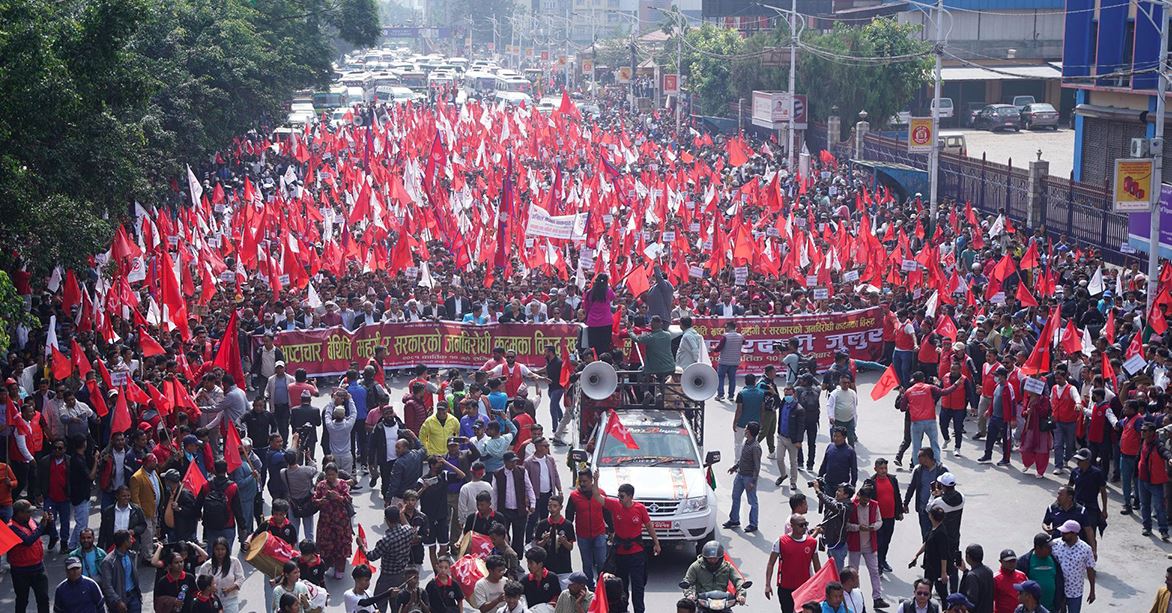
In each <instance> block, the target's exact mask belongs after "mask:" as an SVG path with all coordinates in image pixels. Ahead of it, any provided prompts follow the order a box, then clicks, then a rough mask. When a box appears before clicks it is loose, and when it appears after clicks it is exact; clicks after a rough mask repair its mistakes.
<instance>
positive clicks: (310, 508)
mask: <svg viewBox="0 0 1172 613" xmlns="http://www.w3.org/2000/svg"><path fill="white" fill-rule="evenodd" d="M288 471H289V469H288V468H282V469H281V477H282V478H283V479H284V480H285V491H289V472H288ZM289 509H290V510H292V511H293V515H294V516H295V517H310V516H312V515H313V514H314V513H317V511H318V508H317V503H315V502H314V501H313V493H312V492H311V493H310V494H309V495H308V496H306V497H304V498H293V497H292V496H290V497H289Z"/></svg>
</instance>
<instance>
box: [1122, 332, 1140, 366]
mask: <svg viewBox="0 0 1172 613" xmlns="http://www.w3.org/2000/svg"><path fill="white" fill-rule="evenodd" d="M1140 332H1142V331H1140ZM1140 332H1136V333H1135V334H1133V335H1131V342H1130V343H1128V344H1127V352H1126V353H1124V354H1123V359H1124V361H1126V360H1130V359H1131V358H1133V357H1135V356H1137V355H1143V353H1144V341H1143V339H1142V338H1141V337H1142V336H1143V334H1141V333H1140Z"/></svg>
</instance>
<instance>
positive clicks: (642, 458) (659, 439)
mask: <svg viewBox="0 0 1172 613" xmlns="http://www.w3.org/2000/svg"><path fill="white" fill-rule="evenodd" d="M627 430H629V431H630V432H631V436H633V437H634V438H635V443H636V444H638V445H639V448H638V449H628V448H627V446H626V445H624V444H623V443H622V441H619V440H617V439H615V438H614V437H612V436H610V435H607V436H606V437H605V438H604V439H603V441H602V453H601V455H600V456H599V460H598V463H599V465H600V466H615V465H618V464H641V463H646V464H655V465H672V466H699V465H700V459H699V458H698V457H696V447H695V446H694V445H692V439H691V438H690V437H689V436H688V431H687V430H686V429H684V428H681V427H679V426H629V427H628V428H627Z"/></svg>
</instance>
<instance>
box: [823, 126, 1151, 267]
mask: <svg viewBox="0 0 1172 613" xmlns="http://www.w3.org/2000/svg"><path fill="white" fill-rule="evenodd" d="M863 141H864V142H863V149H864V151H863V155H861V156H858V157H859V158H860V159H864V160H868V161H876V162H886V163H894V164H906V165H908V166H912V167H915V168H921V169H926V168H928V156H927V155H926V154H915V153H908V150H907V144H906V143H904V142H902V141H897V140H893V139H889V138H885V137H882V136H878V135H874V134H868V135H866V136H865V137H864V139H863ZM852 148H853V147H852V143H850V142H844V143H840V144H839V145H838V146H836V147H835V151H834V153H835V154H836V155H842V154H844V153H845V154H847V156H850V157H854V156H853V155H851V154H852V153H853V152H852V151H850V149H852ZM939 181H940V183H939V195H940V197H942V198H951V199H954V200H956V201H958V202H969V203H971V204H972V205H973V207H975V208H977V209H978V210H980V211H982V212H983V213H988V214H998V213H1004V214H1006V215H1007V216H1008V217H1009V218H1010V219H1011V220H1013V221H1014V222H1015V223H1017V224H1019V225H1020V226H1022V227H1025V222H1026V218H1027V217H1028V214H1029V203H1030V185H1029V183H1030V180H1029V170H1028V167H1027V166H1026V165H1021V166H1014V165H1013V160H1010V161H1009V163H1008V164H1000V163H997V162H990V161H989V160H988V159H986V158H985V157H984V156H982V157H981V158H980V159H977V158H970V157H967V156H956V155H949V154H943V155H941V156H940V174H939ZM1040 196H1041V202H1040V204H1041V206H1040V207H1039V208H1040V216H1039V223H1040V224H1041V226H1042V227H1044V228H1045V230H1046V232H1047V233H1048V234H1049V235H1050V236H1051V237H1052V238H1053V239H1054V240H1055V242H1057V241H1058V240H1059V239H1061V240H1065V241H1066V243H1067V244H1072V245H1075V246H1077V247H1082V248H1088V247H1091V248H1094V249H1097V250H1099V251H1100V252H1101V253H1102V255H1103V258H1104V259H1105V260H1106V261H1108V262H1111V263H1113V264H1118V265H1126V264H1130V263H1132V262H1139V261H1141V259H1140V258H1141V257H1142V256H1140V255H1136V254H1134V253H1126V252H1124V251H1123V246H1124V245H1125V244H1127V239H1128V232H1127V215H1124V214H1120V213H1115V212H1113V211H1112V210H1111V190H1110V186H1109V185H1092V184H1088V183H1081V182H1078V181H1075V180H1074V177H1073V174H1072V175H1071V177H1070V178H1066V179H1064V178H1061V177H1055V176H1052V175H1046V176H1044V177H1042V179H1041V185H1040Z"/></svg>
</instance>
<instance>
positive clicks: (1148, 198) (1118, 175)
mask: <svg viewBox="0 0 1172 613" xmlns="http://www.w3.org/2000/svg"><path fill="white" fill-rule="evenodd" d="M1152 179H1153V177H1152V159H1151V158H1143V159H1135V158H1119V159H1116V160H1115V183H1114V185H1115V189H1114V190H1113V192H1114V193H1113V196H1112V198H1111V200H1112V202H1113V203H1114V209H1113V210H1114V211H1115V212H1116V213H1138V212H1142V211H1150V210H1152V200H1154V199H1155V198H1154V196H1155V193H1154V191H1155V190H1153V189H1152Z"/></svg>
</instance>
